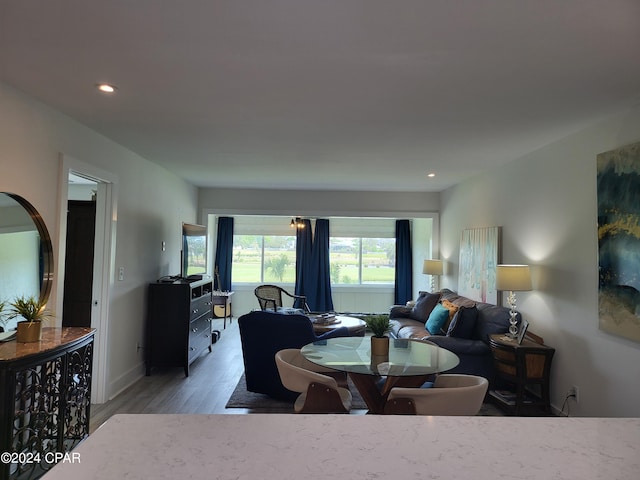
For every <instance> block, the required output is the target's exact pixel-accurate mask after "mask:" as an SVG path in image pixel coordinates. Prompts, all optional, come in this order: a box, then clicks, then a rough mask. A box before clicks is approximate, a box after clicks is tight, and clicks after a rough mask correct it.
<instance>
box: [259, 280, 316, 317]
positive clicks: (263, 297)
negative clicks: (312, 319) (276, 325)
mask: <svg viewBox="0 0 640 480" xmlns="http://www.w3.org/2000/svg"><path fill="white" fill-rule="evenodd" d="M254 293H255V295H256V298H257V299H258V303H259V304H260V309H261V310H269V309H271V310H273V311H274V312H275V311H277V310H278V309H282V308H285V307H284V305H283V303H282V295H283V294H284V295H286V296H288V297H290V298H291V299H293V301H292V305H291V307H292V308H300V309H302V310H303V311H305V312H309V311H310V310H309V305H307V297H306V296H304V295H296V294H293V293H289V292H287V291H286V290H285V289H284V288H282V287H279V286H277V285H259V286H257V287H256V289H255V290H254Z"/></svg>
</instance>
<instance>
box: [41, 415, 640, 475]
mask: <svg viewBox="0 0 640 480" xmlns="http://www.w3.org/2000/svg"><path fill="white" fill-rule="evenodd" d="M639 450H640V419H637V418H632V419H624V418H608V419H602V418H517V417H408V416H380V415H284V414H282V415H280V414H262V415H260V414H251V415H117V416H115V417H113V418H111V419H110V420H109V421H108V422H107V423H106V424H104V425H103V426H102V427H100V428H99V429H98V430H97V431H96V432H95V433H94V434H93V435H91V437H89V438H88V439H87V440H86V441H85V442H84V443H82V444H81V445H79V446H78V447H77V448H76V449H75V450H74V453H76V454H79V455H78V456H79V460H80V463H77V462H76V463H59V464H58V465H56V467H54V468H53V470H51V471H50V472H49V473H48V474H47V475H46V476H45V477H44V478H45V479H46V480H55V479H64V480H69V479H89V478H90V479H94V480H96V479H110V480H111V479H128V480H130V479H171V480H175V479H188V478H194V479H247V480H249V479H251V480H257V479H279V480H285V479H296V480H301V479H304V480H314V479H323V480H325V479H328V478H337V479H338V478H339V479H343V480H346V479H358V480H360V479H367V478H376V479H377V478H379V479H388V478H395V479H401V480H404V479H414V478H415V479H418V478H420V479H447V480H451V479H473V480H482V479H491V480H495V479H536V480H539V479H544V480H551V479H562V480H569V479H580V480H585V479H595V478H602V479H607V480H623V479H630V480H631V479H632V480H638V479H639V478H640V451H639Z"/></svg>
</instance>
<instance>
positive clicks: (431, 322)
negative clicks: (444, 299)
mask: <svg viewBox="0 0 640 480" xmlns="http://www.w3.org/2000/svg"><path fill="white" fill-rule="evenodd" d="M447 320H449V310H447V309H446V308H444V307H443V306H442V305H441V304H439V303H438V304H437V305H436V306H435V307H434V309H433V310H432V311H431V313H430V314H429V318H428V320H427V323H426V324H425V328H426V329H427V331H428V332H429V333H430V334H432V335H437V334H438V333H440V330H442V327H443V326H444V324H445V323H446V322H447Z"/></svg>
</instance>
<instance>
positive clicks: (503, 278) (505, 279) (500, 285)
mask: <svg viewBox="0 0 640 480" xmlns="http://www.w3.org/2000/svg"><path fill="white" fill-rule="evenodd" d="M496 290H502V291H508V292H509V297H507V302H508V303H509V306H510V307H511V312H510V318H509V323H510V325H509V336H510V337H512V338H516V337H517V336H518V325H517V323H518V319H517V318H516V315H517V312H516V293H515V292H526V291H529V290H531V272H530V271H529V265H498V266H497V267H496Z"/></svg>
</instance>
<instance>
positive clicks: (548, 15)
mask: <svg viewBox="0 0 640 480" xmlns="http://www.w3.org/2000/svg"><path fill="white" fill-rule="evenodd" d="M639 52H640V1H639V0H440V1H436V0H228V1H221V0H200V1H194V0H181V1H170V0H109V1H104V0H101V1H97V0H74V1H72V0H47V1H40V2H34V1H15V0H0V81H3V82H5V83H7V84H9V85H11V86H13V87H15V88H17V89H19V90H21V91H24V92H26V93H27V94H29V95H32V96H34V97H36V98H38V99H40V100H42V101H43V102H45V103H47V104H49V105H51V106H52V107H54V108H56V109H58V110H60V111H62V112H65V113H66V114H68V115H69V116H71V117H74V118H76V119H77V120H78V121H80V122H82V123H84V124H86V125H88V126H89V127H91V128H92V129H94V130H96V131H98V132H101V133H102V134H104V135H106V136H107V137H110V138H112V139H113V140H115V141H116V142H118V143H120V144H122V145H124V146H126V147H128V148H129V149H131V150H133V151H135V152H137V153H138V154H140V155H141V156H143V157H145V158H147V159H148V160H151V161H153V162H156V163H158V164H161V165H164V166H165V167H166V168H168V169H169V170H171V171H173V172H175V173H177V174H178V175H181V176H183V177H184V178H186V179H187V180H188V181H190V182H192V183H193V184H195V185H198V186H224V187H259V188H292V189H299V188H307V189H334V190H388V191H440V190H442V189H444V188H446V187H448V186H450V185H453V184H455V183H457V182H459V181H461V180H462V179H464V178H467V177H469V176H472V175H474V174H477V173H479V172H480V171H482V170H483V169H486V168H489V167H492V166H498V165H501V164H503V163H505V162H507V161H509V160H511V159H513V158H516V157H519V156H521V155H523V154H526V153H528V152H530V151H532V150H535V149H537V148H540V147H542V146H544V145H546V144H548V143H550V142H552V141H554V140H557V139H559V138H562V137H564V136H566V135H568V134H570V133H573V132H575V131H577V130H579V129H581V128H583V127H585V126H587V125H589V124H592V123H594V122H596V121H598V120H600V119H602V118H603V117H604V116H607V115H610V114H613V113H617V112H619V111H622V110H624V109H627V108H630V107H632V106H635V105H638V104H639V103H640V61H639V59H640V53H639ZM99 81H108V82H112V83H114V84H116V85H117V86H118V87H119V88H118V91H117V93H116V94H115V95H112V96H110V97H106V96H105V95H102V94H99V93H98V92H97V91H96V90H95V88H94V85H95V84H96V82H99ZM85 160H86V161H90V159H85ZM428 172H435V173H436V174H437V176H436V177H435V179H428V178H427V177H426V175H427V173H428Z"/></svg>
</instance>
